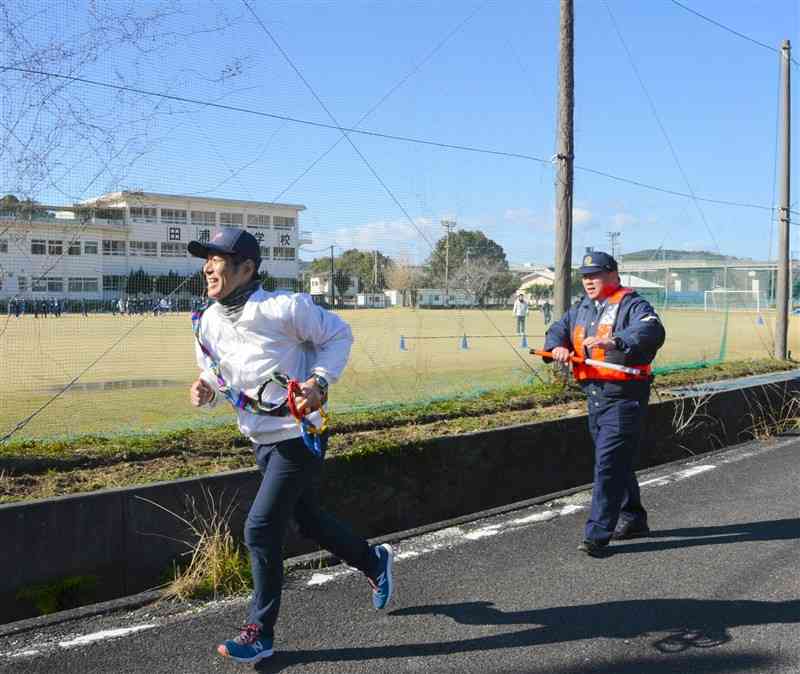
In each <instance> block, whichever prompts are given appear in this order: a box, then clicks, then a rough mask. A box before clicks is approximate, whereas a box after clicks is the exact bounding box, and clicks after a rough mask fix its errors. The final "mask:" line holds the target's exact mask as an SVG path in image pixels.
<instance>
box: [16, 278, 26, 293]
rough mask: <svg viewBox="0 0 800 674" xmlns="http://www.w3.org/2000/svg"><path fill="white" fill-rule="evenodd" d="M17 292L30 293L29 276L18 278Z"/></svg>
mask: <svg viewBox="0 0 800 674" xmlns="http://www.w3.org/2000/svg"><path fill="white" fill-rule="evenodd" d="M17 290H19V292H21V293H24V292H27V291H28V277H27V276H17Z"/></svg>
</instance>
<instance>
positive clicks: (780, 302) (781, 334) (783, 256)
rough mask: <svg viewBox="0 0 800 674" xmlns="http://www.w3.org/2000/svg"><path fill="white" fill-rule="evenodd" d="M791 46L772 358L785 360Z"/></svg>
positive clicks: (785, 80)
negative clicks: (775, 318)
mask: <svg viewBox="0 0 800 674" xmlns="http://www.w3.org/2000/svg"><path fill="white" fill-rule="evenodd" d="M791 49H792V48H791V45H790V44H789V40H784V41H783V46H782V47H781V116H782V118H783V138H782V140H783V152H782V156H781V191H780V195H781V202H780V206H779V209H778V214H779V221H780V230H779V234H778V278H777V289H776V290H777V292H776V294H775V304H776V309H777V320H776V324H775V358H779V359H781V360H786V358H787V357H788V355H789V354H788V351H787V347H786V340H787V336H788V331H789V177H790V172H789V160H790V157H791V133H790V131H791V77H790V74H791V68H790V67H789V65H790V61H791Z"/></svg>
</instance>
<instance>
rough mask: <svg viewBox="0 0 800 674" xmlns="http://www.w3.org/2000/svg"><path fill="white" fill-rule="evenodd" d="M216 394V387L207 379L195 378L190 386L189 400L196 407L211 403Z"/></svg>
mask: <svg viewBox="0 0 800 674" xmlns="http://www.w3.org/2000/svg"><path fill="white" fill-rule="evenodd" d="M214 395H215V392H214V389H213V388H212V387H211V385H210V384H209V383H208V382H207V381H206V380H205V379H197V380H195V382H194V383H193V384H192V386H191V388H189V400H191V401H192V405H194V406H195V407H200V406H201V405H206V404H208V403H210V402H211V401H212V400H213V399H214Z"/></svg>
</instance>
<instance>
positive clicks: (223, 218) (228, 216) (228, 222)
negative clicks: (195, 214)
mask: <svg viewBox="0 0 800 674" xmlns="http://www.w3.org/2000/svg"><path fill="white" fill-rule="evenodd" d="M243 223H244V215H243V214H242V213H220V214H219V224H220V225H222V226H223V227H241V226H242V224H243Z"/></svg>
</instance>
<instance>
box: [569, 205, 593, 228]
mask: <svg viewBox="0 0 800 674" xmlns="http://www.w3.org/2000/svg"><path fill="white" fill-rule="evenodd" d="M591 219H592V212H591V211H590V210H589V209H588V208H575V207H573V209H572V224H573V225H585V224H587V223H588V222H589V221H590V220H591Z"/></svg>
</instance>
